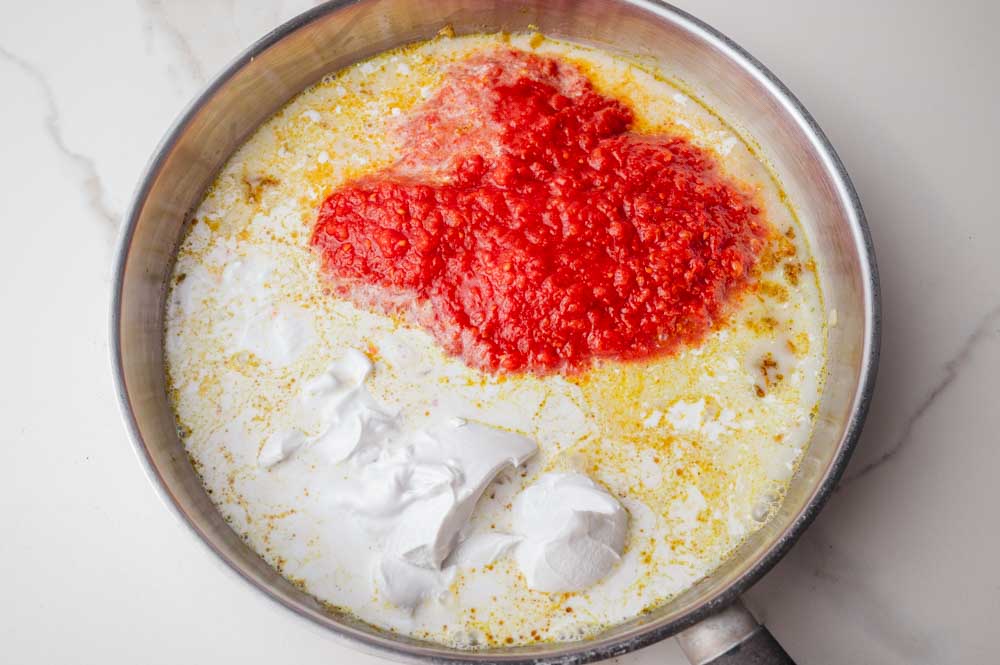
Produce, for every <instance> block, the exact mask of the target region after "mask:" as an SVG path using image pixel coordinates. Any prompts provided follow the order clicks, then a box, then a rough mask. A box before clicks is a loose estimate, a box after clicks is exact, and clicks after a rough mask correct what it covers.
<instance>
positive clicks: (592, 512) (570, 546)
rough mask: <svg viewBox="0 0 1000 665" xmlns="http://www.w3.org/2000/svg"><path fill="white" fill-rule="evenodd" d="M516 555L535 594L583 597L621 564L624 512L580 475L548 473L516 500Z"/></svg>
mask: <svg viewBox="0 0 1000 665" xmlns="http://www.w3.org/2000/svg"><path fill="white" fill-rule="evenodd" d="M514 530H515V532H516V533H517V534H518V535H519V536H521V537H522V538H523V540H522V541H521V542H520V544H518V546H517V550H516V551H515V553H514V558H515V559H516V561H517V565H518V567H520V569H521V572H522V573H523V574H524V579H525V580H526V582H527V584H528V586H529V587H530V588H532V589H535V590H536V591H547V592H563V591H582V590H583V589H586V588H588V587H591V586H593V585H594V584H596V583H597V582H599V581H600V580H601V579H603V578H604V577H605V576H606V575H607V574H608V573H609V572H611V569H612V568H613V567H614V566H615V564H617V563H618V562H619V561H620V560H621V555H622V551H623V550H624V549H625V537H626V535H627V533H628V511H626V510H625V508H624V507H623V506H622V505H621V504H620V503H619V502H618V500H617V499H615V498H614V497H613V496H611V495H610V494H608V493H607V492H606V491H605V490H604V489H602V488H601V487H600V486H598V485H597V484H596V483H595V482H594V481H592V480H591V479H590V478H588V477H587V476H585V475H583V474H579V473H547V474H545V475H543V476H541V477H540V478H539V479H538V480H537V481H536V482H535V484H534V485H532V486H531V487H528V488H527V489H525V490H524V491H523V492H521V493H520V494H519V495H518V497H517V499H515V500H514Z"/></svg>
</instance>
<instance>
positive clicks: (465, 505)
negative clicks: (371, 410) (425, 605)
mask: <svg viewBox="0 0 1000 665" xmlns="http://www.w3.org/2000/svg"><path fill="white" fill-rule="evenodd" d="M537 450H538V447H537V446H536V445H535V443H534V442H533V441H531V440H530V439H527V438H525V437H523V436H520V435H519V434H513V433H511V432H505V431H503V430H500V429H496V428H494V427H489V426H487V425H481V424H478V423H467V422H465V421H463V420H460V419H453V420H451V421H449V422H448V423H445V424H444V425H440V426H437V427H434V428H431V429H427V430H418V431H416V432H414V433H413V434H412V435H410V436H408V437H406V440H404V441H401V442H399V443H398V444H396V445H392V446H389V447H386V448H384V449H383V450H382V451H381V452H380V453H379V456H378V457H377V458H376V459H375V460H373V461H370V462H367V463H364V462H363V463H361V464H360V465H359V466H360V469H359V471H358V473H356V474H353V476H352V477H351V478H349V479H348V480H347V482H345V483H344V484H343V485H342V486H341V487H338V488H336V489H335V490H334V495H335V496H334V504H335V505H336V506H337V507H338V508H341V509H343V510H345V511H346V512H348V513H350V514H351V515H353V516H354V518H355V519H357V520H359V521H360V522H361V523H362V524H363V525H364V527H365V530H366V531H367V532H369V533H370V534H372V538H373V544H374V546H375V548H376V549H377V550H378V551H379V555H378V556H377V562H376V573H375V581H376V584H377V586H378V588H379V590H380V591H381V592H382V593H383V594H384V595H385V597H386V599H387V600H389V601H390V602H391V603H393V604H394V605H397V606H400V607H405V608H409V609H413V608H415V607H416V606H417V605H418V604H419V603H420V602H421V601H422V600H424V599H426V598H428V597H429V596H431V595H432V594H433V593H434V592H436V591H438V590H444V588H446V587H447V583H448V581H449V579H450V569H445V570H443V571H442V564H443V563H444V561H445V559H447V558H448V556H449V555H450V554H451V553H452V550H454V549H455V546H456V545H457V544H458V542H459V540H460V535H461V530H462V528H463V527H464V526H465V525H466V523H467V522H468V520H469V518H470V517H471V516H472V511H473V510H474V509H475V507H476V502H477V501H479V497H480V496H482V494H483V492H484V491H485V490H486V488H487V487H488V486H489V484H490V483H491V482H493V479H494V478H496V476H497V475H498V474H499V473H500V472H501V471H503V470H504V469H509V468H514V467H518V466H520V465H521V464H524V463H525V462H526V461H528V459H530V458H531V457H532V456H533V455H534V454H535V453H536V452H537Z"/></svg>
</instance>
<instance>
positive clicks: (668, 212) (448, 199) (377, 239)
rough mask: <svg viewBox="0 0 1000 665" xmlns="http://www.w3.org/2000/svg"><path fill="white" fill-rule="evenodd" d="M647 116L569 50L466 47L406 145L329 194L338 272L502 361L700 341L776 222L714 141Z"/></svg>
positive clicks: (543, 363) (489, 364) (479, 353)
mask: <svg viewBox="0 0 1000 665" xmlns="http://www.w3.org/2000/svg"><path fill="white" fill-rule="evenodd" d="M632 122H633V114H632V111H631V110H630V109H629V108H628V107H627V106H625V105H624V104H623V103H621V102H620V101H618V100H616V99H612V98H610V97H606V96H603V95H601V94H599V93H597V92H596V91H595V90H594V88H593V86H592V84H591V83H590V82H589V80H588V79H587V78H586V77H585V76H584V75H583V74H582V73H581V72H580V71H579V70H578V69H577V68H576V67H575V66H573V65H571V64H569V63H566V62H562V61H559V60H556V59H552V58H544V57H539V56H535V55H531V54H527V53H524V52H521V51H514V50H510V51H503V52H496V53H490V54H487V55H481V56H476V57H473V58H472V59H470V60H467V61H465V62H462V63H459V64H457V65H454V66H452V68H451V69H450V70H449V72H448V74H447V75H446V77H445V81H444V83H443V84H442V86H441V89H440V90H439V92H437V93H436V94H435V95H434V96H433V97H431V98H430V99H428V100H427V101H426V102H424V103H423V104H422V105H421V106H420V107H418V108H417V109H415V110H414V111H413V112H412V113H410V114H408V115H407V116H406V117H405V119H404V121H403V122H402V123H401V124H400V125H399V126H398V127H396V128H395V131H396V132H397V135H398V137H399V141H400V145H401V154H402V155H404V157H402V158H401V159H400V160H399V162H397V163H396V164H395V165H393V166H392V167H390V168H388V169H385V170H383V171H381V172H378V173H374V174H371V175H368V176H365V177H364V178H361V179H359V180H356V181H353V182H351V183H348V184H346V185H345V186H342V187H340V188H338V189H337V190H335V191H333V192H332V193H331V194H330V195H329V196H328V197H327V198H326V200H325V201H324V202H323V204H322V206H321V209H320V211H319V215H318V219H317V220H316V225H315V228H314V230H313V234H312V244H313V246H314V247H315V248H316V249H317V250H318V251H319V252H320V253H321V256H322V261H323V269H324V272H325V274H326V275H327V277H328V278H330V279H332V281H333V282H334V284H335V285H336V286H337V290H338V292H340V293H342V294H344V295H347V296H349V297H353V298H354V299H355V300H356V301H359V302H363V303H364V304H366V305H369V306H374V307H377V308H380V309H382V310H384V311H389V312H396V313H398V312H403V313H405V314H407V315H409V316H410V317H411V318H412V319H413V320H415V321H416V322H417V323H418V324H419V325H421V326H423V327H424V328H425V329H427V330H428V331H429V332H430V333H431V334H433V335H434V337H435V338H436V339H437V340H438V341H439V342H440V343H441V344H442V345H443V346H444V347H445V349H446V350H447V351H449V352H450V353H453V354H457V355H460V356H461V357H462V358H463V359H464V360H465V361H466V362H467V363H468V364H469V365H470V366H473V367H477V368H480V369H483V370H487V371H508V372H517V371H531V372H537V373H546V372H551V371H556V370H563V371H566V370H569V371H573V370H576V369H580V368H583V367H586V366H587V365H588V364H589V363H590V362H591V361H592V360H593V359H595V358H615V359H640V358H646V357H649V356H652V355H654V354H660V353H669V352H671V351H673V350H676V349H677V348H678V346H680V345H682V344H685V343H692V342H695V341H697V340H698V339H700V338H701V337H703V336H704V335H705V334H706V333H707V332H708V331H710V330H711V329H712V328H713V326H714V325H716V324H717V323H718V322H719V321H720V320H721V319H722V318H724V317H725V314H726V305H727V303H730V302H732V301H733V300H734V299H735V298H736V297H738V294H739V293H740V291H741V290H742V289H744V288H745V287H746V286H747V285H748V284H749V282H750V281H751V280H752V271H753V268H754V266H755V263H756V259H757V257H758V255H759V253H760V251H761V249H762V248H763V246H764V242H765V238H766V236H767V233H768V230H767V229H768V226H767V224H766V222H765V221H764V220H763V218H762V216H761V214H760V211H759V210H758V208H757V207H756V206H755V205H754V201H753V199H752V197H751V195H750V194H748V193H747V192H746V191H745V190H744V188H741V187H740V186H739V185H738V184H737V183H735V182H733V181H730V180H728V179H727V178H726V177H725V176H724V175H723V174H722V173H721V172H720V169H719V167H718V165H717V164H716V162H715V158H714V156H713V155H712V154H711V153H709V152H708V151H706V150H703V149H701V148H698V147H696V146H695V145H693V144H692V143H691V142H689V141H688V140H686V139H684V138H682V137H679V136H663V135H661V136H648V135H639V134H636V133H633V132H631V131H630V127H631V125H632Z"/></svg>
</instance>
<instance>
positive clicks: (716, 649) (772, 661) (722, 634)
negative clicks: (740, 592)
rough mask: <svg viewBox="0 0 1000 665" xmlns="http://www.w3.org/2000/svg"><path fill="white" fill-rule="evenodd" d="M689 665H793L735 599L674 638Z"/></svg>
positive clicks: (789, 658) (768, 633) (776, 643)
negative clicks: (727, 605) (724, 607)
mask: <svg viewBox="0 0 1000 665" xmlns="http://www.w3.org/2000/svg"><path fill="white" fill-rule="evenodd" d="M677 641H678V642H680V645H681V650H683V651H684V655H685V656H687V657H688V660H689V661H691V665H795V661H793V660H792V659H791V657H790V656H789V655H788V654H787V653H785V650H784V649H782V648H781V645H780V644H778V640H776V639H774V636H772V635H771V633H770V632H769V631H768V630H767V628H765V627H764V626H763V625H761V624H759V623H757V619H755V618H754V616H753V614H751V613H750V610H748V609H747V608H746V606H745V605H744V604H743V602H742V601H741V600H739V599H737V600H736V602H735V603H733V604H732V605H730V606H729V607H727V608H726V609H724V610H722V611H721V612H719V613H718V614H713V615H712V616H710V617H708V618H707V619H703V620H702V621H700V622H699V623H696V624H695V625H693V626H691V627H690V628H688V629H687V630H685V631H683V632H681V633H679V634H678V635H677Z"/></svg>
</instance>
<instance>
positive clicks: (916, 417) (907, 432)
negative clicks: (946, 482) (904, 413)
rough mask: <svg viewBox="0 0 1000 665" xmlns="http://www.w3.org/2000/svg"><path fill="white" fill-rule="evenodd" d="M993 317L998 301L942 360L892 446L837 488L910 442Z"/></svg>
mask: <svg viewBox="0 0 1000 665" xmlns="http://www.w3.org/2000/svg"><path fill="white" fill-rule="evenodd" d="M996 319H1000V305H997V306H996V307H994V308H993V309H991V310H989V311H988V312H986V314H985V315H984V316H983V317H982V318H981V319H980V320H979V323H978V324H977V325H976V327H975V328H974V329H973V331H972V334H971V335H969V336H968V337H967V338H966V339H965V341H964V342H963V343H962V346H960V347H959V349H958V352H957V353H955V355H954V356H952V358H951V359H950V360H948V362H946V363H945V365H944V375H943V376H942V377H941V379H940V380H939V381H938V382H937V383H936V384H934V386H933V387H932V388H931V389H930V391H929V392H928V393H927V395H926V396H925V397H924V399H923V400H922V401H921V402H920V404H918V405H917V408H916V409H915V410H914V412H913V413H912V414H911V415H910V417H909V418H907V419H906V421H905V422H904V423H903V430H902V432H901V433H900V435H899V436H898V437H897V438H896V441H895V442H894V443H893V444H892V446H890V447H889V449H888V450H886V451H885V452H884V453H882V454H881V455H879V456H878V458H876V459H875V460H873V461H871V462H869V463H868V464H866V465H865V466H863V467H861V469H859V470H858V471H856V472H855V473H852V474H849V475H848V476H846V477H845V478H844V479H843V480H842V481H841V482H840V485H838V487H837V491H840V490H842V489H844V488H845V487H847V486H848V485H850V484H851V483H853V482H854V481H856V480H860V479H861V478H864V477H865V476H867V475H868V474H869V473H871V472H872V471H874V470H875V469H877V468H879V467H880V466H882V465H883V464H885V463H886V462H888V461H889V460H891V459H892V458H893V457H895V456H896V455H897V454H898V453H899V451H900V450H902V449H903V448H904V447H906V444H907V443H909V442H910V437H911V435H912V434H913V428H914V427H915V426H916V424H917V423H918V422H919V421H920V419H921V418H923V417H924V415H925V414H926V413H927V411H928V409H930V408H931V406H932V405H933V404H934V402H935V401H936V400H937V398H938V397H940V396H941V395H942V394H943V393H944V392H945V391H946V390H948V388H950V387H951V385H952V384H953V383H954V382H955V379H956V378H958V375H959V373H961V371H962V369H963V367H964V366H965V364H966V363H967V362H968V360H969V356H971V355H972V352H973V351H974V350H975V349H976V347H977V346H978V345H979V344H980V343H981V342H982V341H983V340H984V339H986V338H987V336H988V334H989V333H990V331H991V327H992V325H993V323H994V322H995V320H996Z"/></svg>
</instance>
